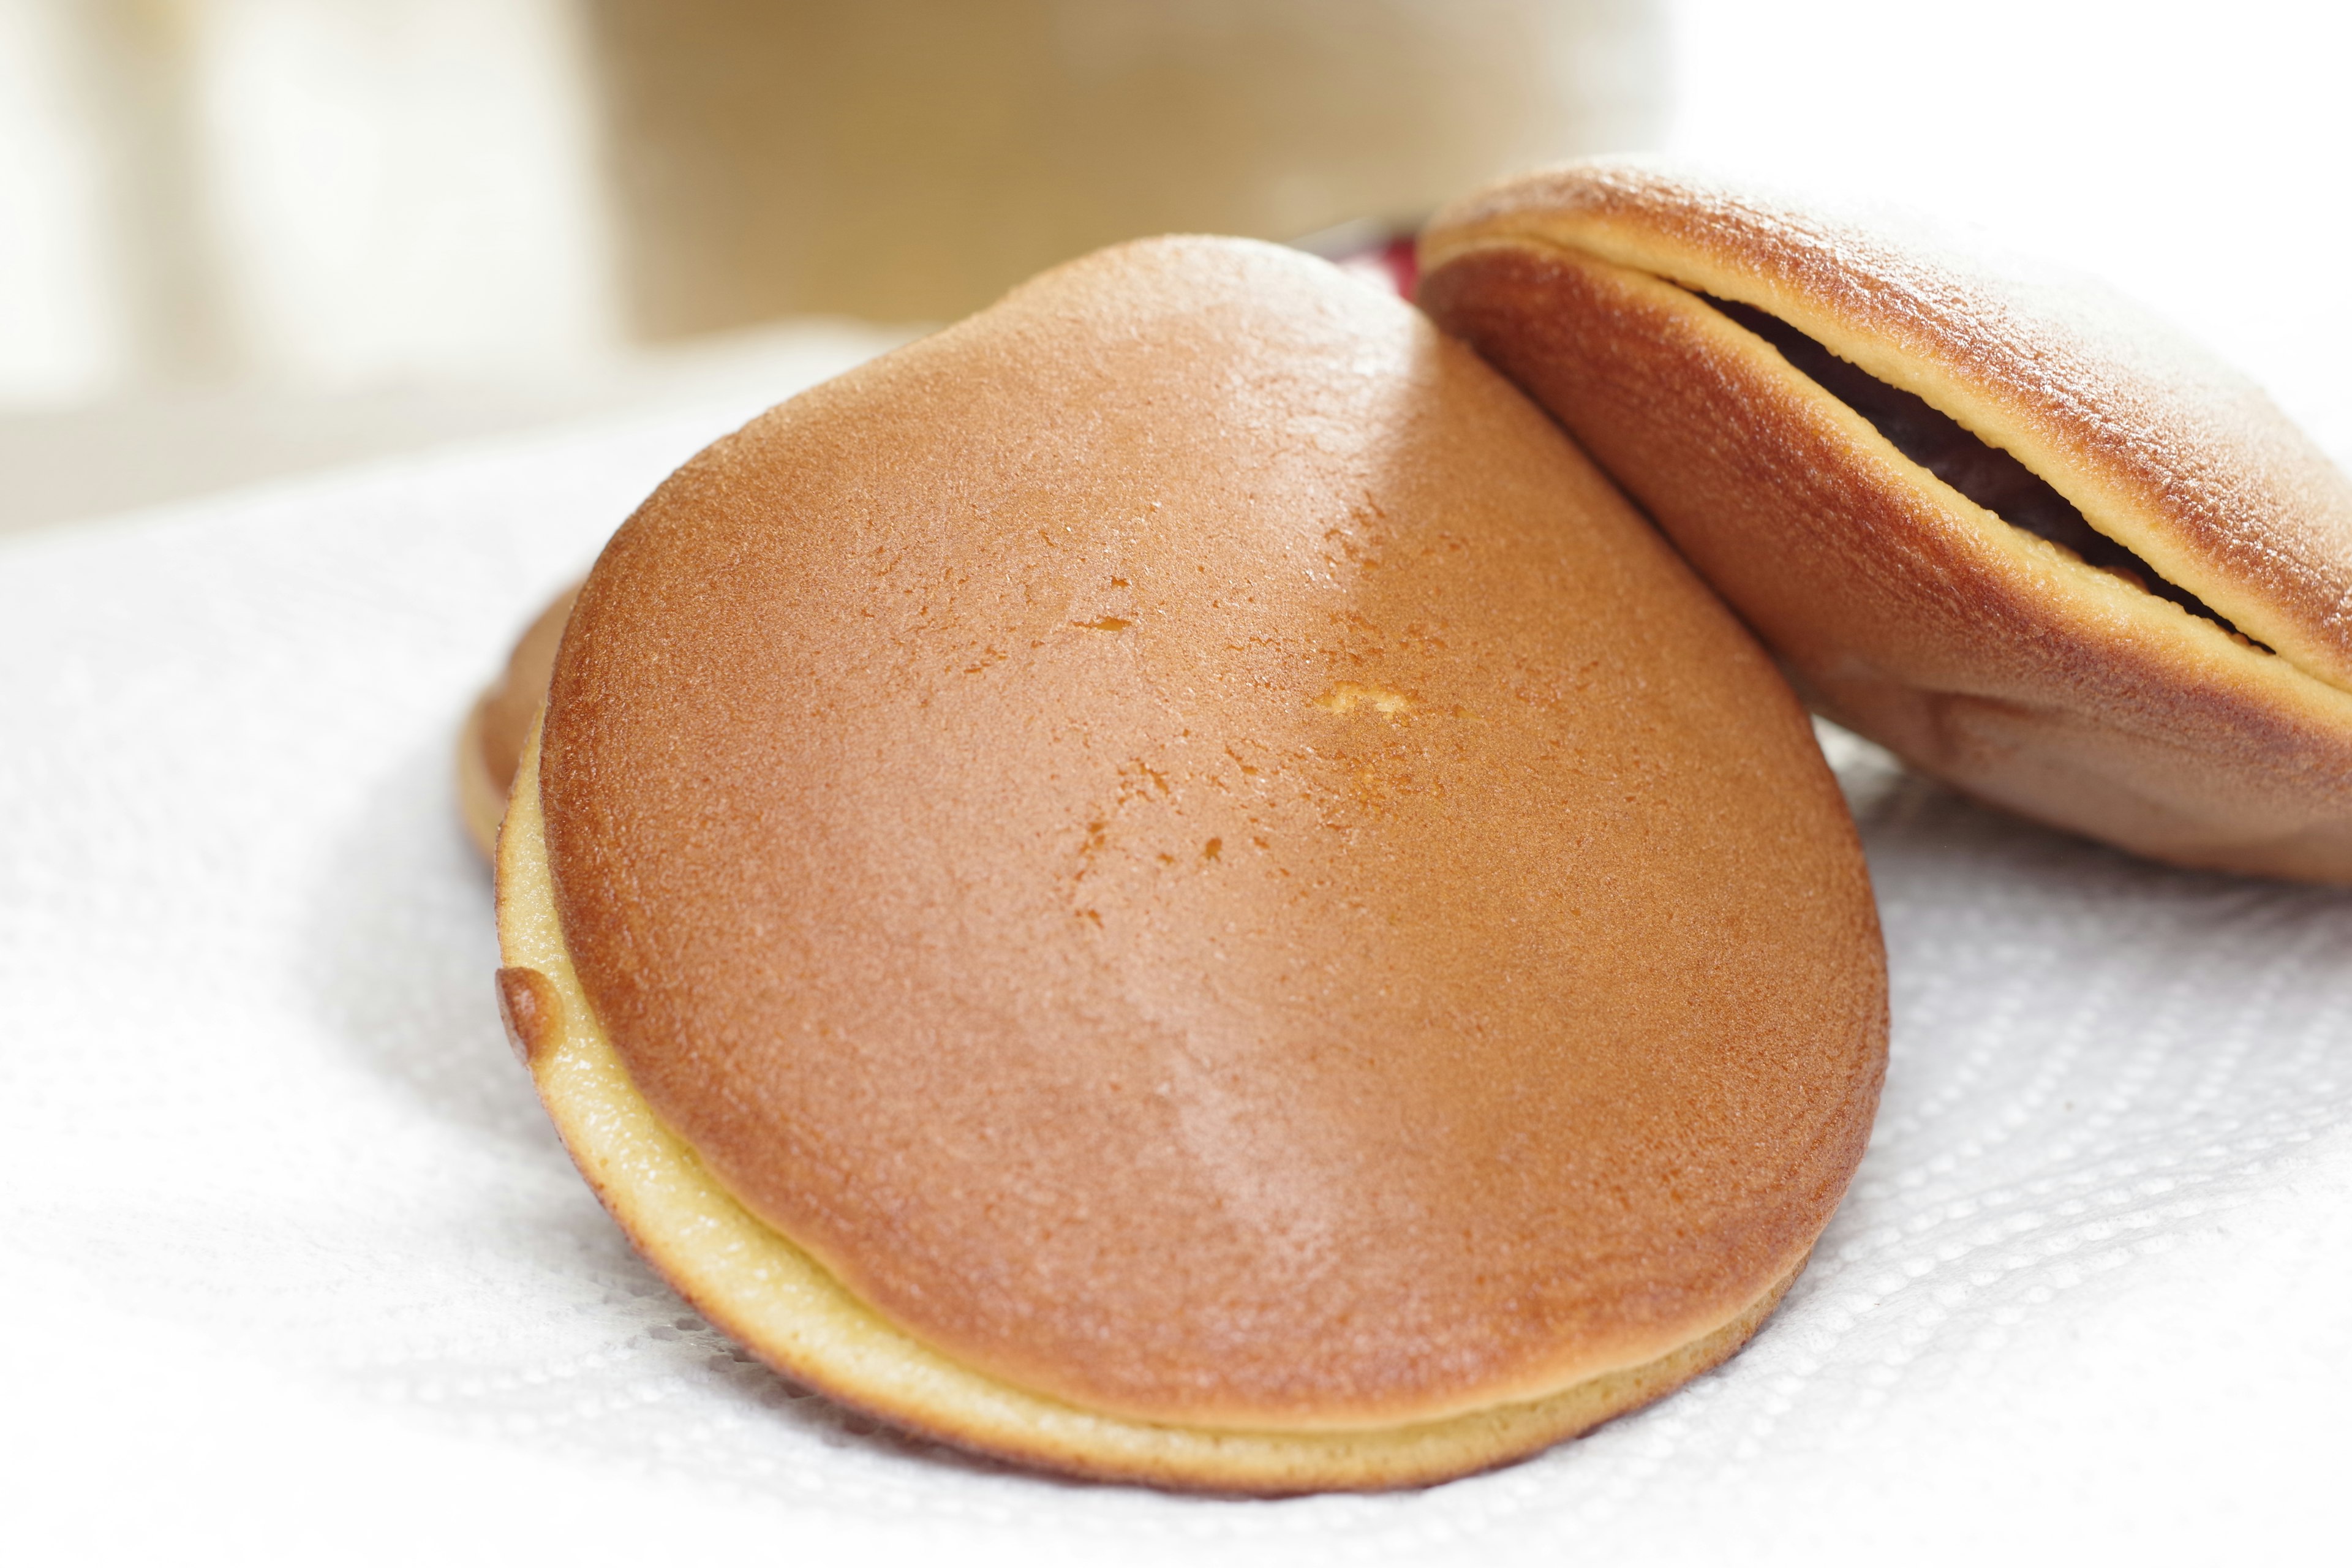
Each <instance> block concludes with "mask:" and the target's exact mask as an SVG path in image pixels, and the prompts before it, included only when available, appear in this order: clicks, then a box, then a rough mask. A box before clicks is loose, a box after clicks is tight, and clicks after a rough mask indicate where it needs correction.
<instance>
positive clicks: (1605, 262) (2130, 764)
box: [1420, 160, 2352, 882]
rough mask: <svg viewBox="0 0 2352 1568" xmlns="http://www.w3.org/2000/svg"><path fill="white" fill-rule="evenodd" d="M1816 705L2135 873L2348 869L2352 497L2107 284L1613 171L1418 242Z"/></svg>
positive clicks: (2280, 428)
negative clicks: (2117, 854) (2112, 855)
mask: <svg viewBox="0 0 2352 1568" xmlns="http://www.w3.org/2000/svg"><path fill="white" fill-rule="evenodd" d="M1422 244H1423V248H1422V261H1423V281H1422V284H1421V295H1420V298H1421V300H1422V302H1423V305H1424V306H1425V307H1426V308H1427V309H1428V310H1430V311H1431V312H1432V314H1433V315H1434V316H1435V317H1436V319H1437V320H1438V321H1440V322H1441V323H1442V324H1444V326H1445V327H1446V328H1447V330H1448V331H1453V332H1455V333H1457V334H1459V335H1460V336H1461V337H1463V338H1464V339H1465V340H1466V341H1468V342H1471V343H1473V344H1475V346H1476V347H1477V349H1478V350H1479V352H1480V353H1483V354H1484V355H1486V358H1487V359H1488V360H1489V361H1490V362H1491V363H1494V364H1496V366H1498V367H1499V368H1501V369H1502V370H1503V371H1505V372H1506V373H1507V374H1509V375H1510V376H1511V377H1512V379H1513V380H1514V381H1515V382H1517V384H1519V385H1520V386H1522V387H1523V388H1525V389H1526V390H1527V391H1528V393H1529V394H1530V395H1533V396H1534V397H1535V398H1536V399H1537V401H1538V402H1540V403H1541V404H1543V405H1544V406H1545V407H1547V408H1548V409H1549V410H1550V411H1551V412H1552V413H1553V415H1554V416H1557V417H1558V418H1559V420H1560V422H1561V423H1562V424H1563V425H1565V426H1567V427H1568V429H1569V431H1570V433H1571V434H1572V435H1574V436H1575V437H1576V438H1577V439H1578V441H1580V443H1581V444H1582V445H1583V446H1584V447H1585V448H1586V449H1587V450H1589V451H1591V453H1592V454H1593V455H1594V456H1595V457H1596V458H1599V459H1600V461H1601V464H1602V465H1603V466H1604V467H1605V468H1607V469H1608V470H1609V471H1610V473H1611V474H1612V475H1613V476H1614V477H1615V478H1616V479H1617V480H1618V481H1619V482H1620V483H1621V484H1622V485H1623V486H1624V487H1625V488H1626V489H1627V490H1628V491H1630V492H1631V493H1632V494H1633V497H1634V499H1635V500H1639V501H1640V502H1641V503H1642V505H1643V508H1644V509H1645V510H1647V511H1648V513H1649V514H1650V516H1651V517H1652V518H1653V519H1654V520H1655V521H1656V522H1657V524H1658V526H1659V527H1660V528H1662V529H1664V531H1666V532H1667V533H1668V534H1669V535H1670V536H1671V537H1672V538H1673V539H1674V541H1675V544H1676V545H1677V546H1679V547H1680V549H1681V550H1682V552H1683V553H1684V555H1685V557H1686V558H1687V559H1688V560H1689V561H1690V562H1691V563H1692V564H1693V565H1694V566H1696V568H1697V569H1698V571H1699V572H1700V573H1701V574H1703V575H1704V576H1705V577H1706V580H1707V582H1708V583H1709V584H1712V585H1713V586H1714V587H1715V589H1716V590H1717V592H1718V593H1720V594H1722V595H1724V597H1725V598H1726V599H1727V600H1728V601H1729V602H1730V604H1731V605H1732V606H1733V607H1734V608H1735V609H1737V610H1738V612H1739V613H1740V615H1741V616H1743V617H1744V618H1745V619H1746V621H1747V622H1748V625H1749V626H1752V627H1754V628H1755V630H1756V632H1757V633H1758V635H1759V636H1760V637H1762V638H1763V639H1764V640H1765V642H1766V643H1767V644H1768V645H1769V646H1770V647H1771V648H1772V649H1773V651H1774V652H1775V653H1776V654H1778V655H1779V656H1780V658H1781V660H1782V661H1783V663H1784V665H1785V666H1786V668H1788V669H1789V671H1790V675H1791V677H1792V679H1795V680H1796V681H1797V682H1798V683H1799V684H1800V687H1801V689H1802V690H1803V691H1804V693H1805V694H1806V696H1807V698H1808V699H1809V700H1811V702H1812V704H1813V705H1814V706H1815V707H1816V708H1817V709H1818V710H1820V711H1822V713H1824V714H1825V715H1827V716H1828V717H1830V718H1832V719H1834V720H1836V721H1838V722H1840V723H1842V724H1844V725H1846V726H1848V727H1850V728H1852V729H1854V730H1857V731H1861V732H1862V733H1863V734H1865V735H1867V736H1869V737H1870V738H1871V739H1873V740H1874V741H1877V742H1880V743H1882V744H1884V745H1885V746H1888V747H1890V748H1892V749H1893V750H1894V751H1895V752H1898V753H1900V754H1901V755H1902V756H1903V757H1904V758H1905V760H1906V761H1907V762H1909V763H1912V764H1913V765H1915V766H1916V767H1918V768H1920V769H1922V770H1923V771H1925V772H1927V773H1933V774H1935V775H1937V776H1938V777H1941V778H1943V779H1946V780H1948V781H1949V782H1951V783H1953V784H1958V786H1960V787H1961V788H1963V789H1966V790H1968V791H1969V792H1970V793H1972V794H1974V795H1979V796H1980V797H1982V798H1984V799H1987V800H1990V801H1992V802H1994V803H1996V804H1998V805H2004V806H2007V807H2009V808H2011V809H2012V810H2015V811H2018V812H2021V813H2022V814H2024V815H2027V816H2033V817H2036V818H2039V819H2040V820H2042V821H2044V822H2048V823H2052V824H2053V825H2055V826H2061V827H2066V828H2070V829H2073V830H2074V831H2076V832H2080V833H2084V834H2087V835H2089V836H2091V837H2097V838H2101V839H2105V840H2106V841H2107V842H2109V843H2112V844H2116V845H2119V846H2121V847H2125V848H2127V849H2131V850H2134V851H2136V852H2137V853H2140V854H2143V855H2147V856H2151V857H2154V858H2158V859H2164V860H2170V861H2174V862H2177V863H2179V864H2183V865H2188V866H2195V867H2203V868H2216V869H2222V870H2234V871H2245V872H2253V873H2258V874H2262V875H2266V876H2279V877H2294V878H2300V879H2309V880H2315V881H2328V882H2352V480H2347V478H2346V476H2345V475H2344V474H2342V473H2341V472H2340V471H2338V470H2337V469H2336V468H2335V467H2334V465H2332V464H2331V463H2330V462H2329V461H2328V460H2327V458H2326V456H2325V455H2324V454H2322V453H2321V452H2320V451H2319V450H2318V449H2317V448H2316V447H2315V446H2314V445H2313V444H2312V442H2311V441H2310V440H2309V439H2308V438H2306V437H2305V436H2304V435H2303V434H2302V433H2301V432H2300V431H2298V430H2296V429H2295V428H2294V426H2293V425H2292V424H2291V423H2290V422H2289V421H2288V420H2287V419H2286V418H2285V416H2284V415H2282V414H2281V413H2280V412H2279V411H2278V409H2277V408H2276V407H2274V406H2273V405H2272V404H2271V403H2270V401H2269V399H2268V398H2266V397H2265V396H2263V394H2262V393H2261V392H2260V391H2259V390H2258V389H2257V388H2255V387H2254V386H2253V385H2252V384H2250V383H2248V382H2247V381H2246V380H2245V379H2244V378H2243V377H2242V376H2240V375H2237V374H2235V373H2233V372H2231V371H2230V370H2229V369H2227V368H2226V367H2224V366H2221V365H2220V364H2217V363H2214V361H2213V360H2212V359H2211V358H2210V356H2209V355H2207V354H2205V353H2202V352H2201V351H2199V350H2197V349H2196V348H2194V347H2192V346H2190V345H2189V344H2186V343H2184V342H2181V341H2180V340H2179V338H2178V336H2177V335H2176V334H2174V333H2173V332H2172V331H2169V330H2168V329H2167V328H2166V327H2164V326H2163V325H2162V324H2161V323H2158V322H2157V321H2152V320H2150V319H2148V318H2147V316H2146V315H2145V314H2144V313H2143V312H2141V311H2139V310H2137V309H2135V308H2133V307H2131V306H2129V305H2127V304H2126V303H2125V302H2124V301H2122V300H2118V299H2116V298H2115V297H2113V296H2111V295H2108V294H2106V293H2105V291H2104V290H2101V289H2096V288H2095V287H2092V286H2088V285H2086V284H2084V283H2083V282H2081V281H2080V280H2075V279H2051V278H2048V277H2045V276H2041V275H2037V274H2035V273H2033V272H2032V271H2030V270H2026V269H2023V268H2019V267H2017V266H2015V265H2012V264H2010V263H2006V262H2000V263H1996V262H1994V261H1992V260H1989V259H1986V258H1978V257H1971V256H1968V255H1965V254H1961V253H1958V252H1957V251H1955V250H1953V249H1952V248H1950V247H1948V246H1945V245H1942V244H1939V243H1937V242H1936V241H1935V240H1934V239H1932V238H1931V237H1923V236H1918V235H1913V234H1909V233H1906V232H1903V231H1902V230H1901V229H1900V228H1899V227H1898V226H1894V225H1892V224H1890V223H1886V222H1871V223H1865V222H1861V221H1857V220H1854V219H1852V218H1848V217H1845V216H1841V215H1839V214H1837V213H1835V212H1834V211H1832V210H1830V209H1827V208H1824V207H1822V206H1821V205H1818V204H1811V203H1807V202H1804V201H1801V200H1797V199H1795V198H1791V197H1788V196H1784V195H1779V194H1777V193H1772V192H1769V191H1764V190H1759V189H1757V188H1755V187H1753V186H1750V185H1747V184H1736V183H1732V182H1727V181H1724V180H1720V179H1717V178H1714V177H1711V176H1708V175H1706V174H1700V173H1696V172H1693V171H1687V170H1677V169H1675V168H1671V167H1666V166H1663V165H1652V164H1648V163H1640V162H1633V161H1623V160H1604V161H1595V162H1592V163H1582V164H1577V165H1572V166H1570V167H1566V168H1562V169H1557V170H1551V171H1547V172H1544V173H1540V174H1529V175H1526V176H1523V177H1521V178H1518V179H1516V180H1512V181H1508V182H1505V183H1504V184H1499V185H1496V187H1494V188H1492V189H1490V190H1487V191H1485V192H1482V193H1479V194H1478V195H1474V196H1471V197H1468V198H1465V200H1464V201H1462V202H1460V203H1457V204H1455V205H1454V206H1452V207H1450V208H1448V209H1447V210H1446V211H1445V212H1444V213H1442V214H1440V215H1439V216H1438V218H1437V219H1436V220H1435V221H1434V222H1433V224H1432V225H1431V226H1430V228H1429V229H1428V231H1427V232H1426V233H1425V234H1424V236H1423V242H1422Z"/></svg>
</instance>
